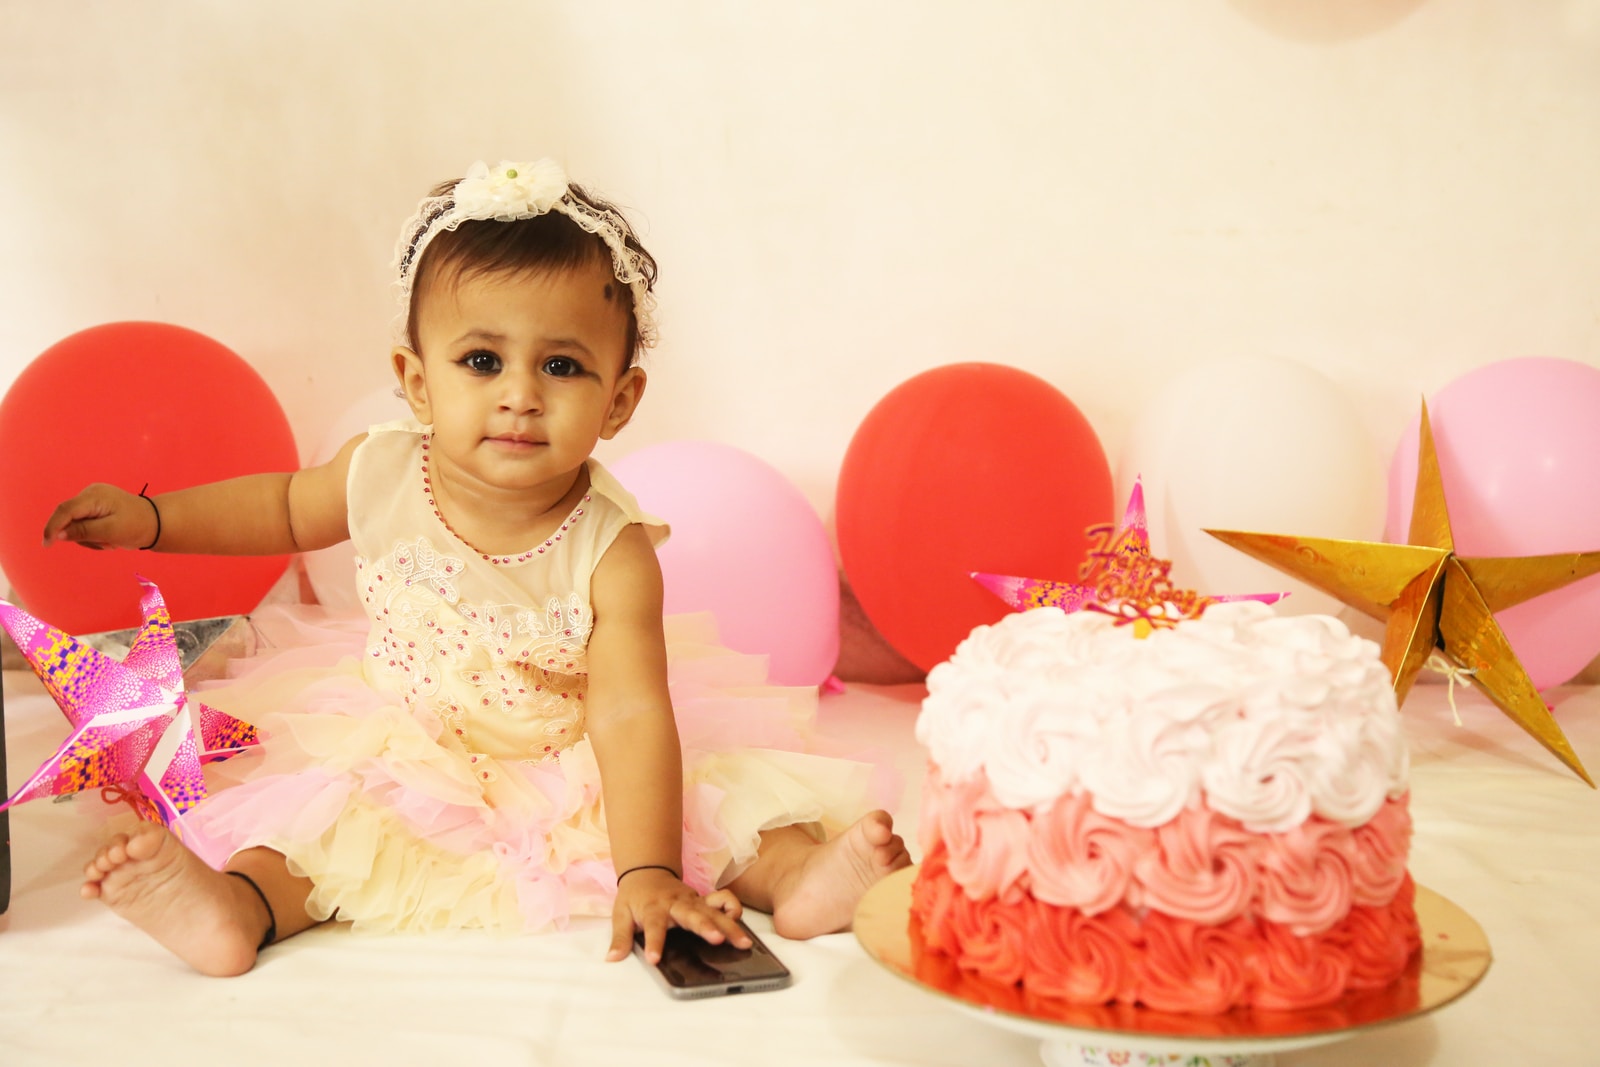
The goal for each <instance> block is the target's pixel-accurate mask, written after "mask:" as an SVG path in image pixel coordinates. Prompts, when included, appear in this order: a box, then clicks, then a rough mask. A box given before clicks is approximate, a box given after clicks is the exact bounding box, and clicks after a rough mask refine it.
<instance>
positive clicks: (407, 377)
mask: <svg viewBox="0 0 1600 1067" xmlns="http://www.w3.org/2000/svg"><path fill="white" fill-rule="evenodd" d="M389 361H390V363H391V364H392V365H393V367H394V376H395V378H396V379H398V380H399V382H400V392H401V393H402V394H403V395H404V396H405V398H406V403H407V404H410V405H411V414H413V415H415V416H416V417H417V421H418V422H420V423H422V424H423V425H424V426H430V425H432V424H433V410H432V408H430V407H429V406H428V380H427V378H425V377H424V376H423V374H422V357H421V356H419V355H417V354H416V353H415V352H413V351H411V349H409V348H407V347H405V346H404V345H398V346H396V347H395V350H394V351H393V352H391V353H389Z"/></svg>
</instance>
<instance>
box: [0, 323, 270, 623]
mask: <svg viewBox="0 0 1600 1067" xmlns="http://www.w3.org/2000/svg"><path fill="white" fill-rule="evenodd" d="M0 455H4V456H5V457H6V462H5V463H4V465H3V466H0V500H4V501H5V505H4V509H3V510H0V568H4V570H5V575H6V578H7V579H9V580H10V582H11V585H12V587H13V589H14V590H15V593H16V597H17V599H18V600H19V601H20V602H21V603H22V604H23V606H24V607H26V608H27V609H28V610H29V611H30V612H32V613H33V614H34V615H37V616H38V617H40V618H42V619H44V620H45V621H46V622H49V623H51V624H52V625H54V626H58V627H60V628H61V629H63V630H66V631H67V632H69V633H77V634H83V633H94V632H98V631H101V630H117V629H124V628H126V627H132V626H137V625H139V587H138V586H137V584H135V579H134V575H135V574H142V575H144V576H145V577H147V578H149V579H151V580H152V581H154V582H155V583H156V584H158V585H159V586H161V592H162V595H163V596H164V597H165V598H166V601H167V604H168V606H169V608H170V610H171V611H172V615H173V618H174V619H201V618H209V617H212V616H217V615H234V614H243V613H246V612H249V611H252V610H254V609H255V607H256V606H257V605H258V604H259V603H260V602H261V598H262V597H263V596H264V595H266V593H267V591H268V590H269V589H271V588H272V586H273V584H274V583H276V582H277V580H278V579H279V578H280V577H281V576H282V575H283V572H284V568H285V567H286V566H287V565H288V562H289V557H288V556H181V555H168V554H166V553H160V552H128V551H114V550H108V551H104V552H94V551H89V550H86V549H84V548H81V547H79V546H77V545H53V546H51V547H50V548H44V547H43V546H42V545H41V544H40V541H41V533H42V531H43V530H44V524H45V520H46V519H48V518H49V517H50V513H51V511H53V510H54V509H55V506H56V505H57V504H59V503H60V502H61V501H63V500H66V499H67V498H68V497H71V496H73V495H74V494H76V493H77V492H78V491H79V490H80V489H82V488H83V487H84V486H85V485H88V484H89V483H91V482H109V483H111V484H113V485H119V486H121V487H122V488H124V489H127V490H128V491H129V492H135V493H136V492H138V491H139V490H140V488H141V487H142V486H144V485H145V484H146V483H149V486H150V489H149V492H150V495H151V496H155V495H156V494H157V493H163V492H167V491H168V490H172V489H182V488H185V487H187V486H191V485H198V484H200V483H202V482H212V481H216V480H218V479H221V478H232V477H235V476H237V475H241V474H257V473H261V472H263V471H284V470H294V469H295V468H296V467H297V466H298V465H299V455H298V452H297V450H296V448H295V443H294V434H293V432H292V431H291V430H290V429H289V422H288V420H287V419H286V418H285V417H284V414H283V409H282V408H281V407H279V405H278V401H277V399H276V398H275V397H274V396H273V395H272V391H271V390H270V389H269V388H268V387H267V383H266V382H265V381H263V380H262V378H261V376H260V375H259V374H257V373H256V372H255V370H254V369H252V368H251V367H250V365H249V364H248V363H246V362H245V361H244V360H242V359H240V358H239V357H238V356H237V355H235V354H234V353H233V352H231V351H229V350H228V349H227V348H226V347H224V346H223V345H221V344H218V343H217V342H216V341H213V340H211V339H210V338H209V337H206V336H205V335H203V334H199V333H196V332H195V331H193V330H188V329H184V328H183V327H181V326H172V325H168V324H166V323H159V322H114V323H108V324H106V325H103V326H95V327H92V328H90V329H87V330H83V331H81V332H79V333H75V334H73V335H72V336H70V337H67V338H65V339H64V340H62V341H60V342H58V343H56V344H54V345H52V346H51V347H49V348H48V349H46V350H45V351H44V352H43V353H41V354H40V355H39V356H38V358H36V359H34V361H33V362H32V363H30V364H28V366H27V367H26V368H24V369H23V371H22V373H21V374H20V375H18V376H17V379H16V381H15V382H13V383H12V385H11V388H10V389H9V390H7V392H6V395H5V399H4V400H0Z"/></svg>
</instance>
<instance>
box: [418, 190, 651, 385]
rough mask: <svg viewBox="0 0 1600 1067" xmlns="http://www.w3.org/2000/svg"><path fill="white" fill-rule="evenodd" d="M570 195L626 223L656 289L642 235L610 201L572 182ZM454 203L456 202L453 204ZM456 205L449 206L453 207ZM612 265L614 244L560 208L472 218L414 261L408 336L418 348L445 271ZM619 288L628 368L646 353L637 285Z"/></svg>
mask: <svg viewBox="0 0 1600 1067" xmlns="http://www.w3.org/2000/svg"><path fill="white" fill-rule="evenodd" d="M455 187H456V182H455V181H448V182H445V183H443V184H442V185H438V186H435V187H434V189H433V191H432V192H431V193H429V194H428V195H429V196H430V197H444V196H449V195H450V194H451V193H453V192H454V191H455ZM566 195H567V196H568V197H569V198H571V199H573V200H576V201H578V202H580V203H582V204H584V205H586V206H587V207H589V208H591V209H593V210H595V211H597V212H600V211H607V212H610V213H611V214H612V215H614V216H615V217H616V218H617V219H618V220H619V222H620V223H621V225H622V230H623V242H624V244H626V245H627V247H628V249H629V250H631V251H633V252H635V253H637V254H638V256H639V261H640V266H641V268H642V269H643V272H644V284H645V289H646V290H649V289H652V288H654V287H655V283H656V261H655V258H654V257H653V256H651V255H650V253H649V252H647V251H645V248H644V246H643V245H642V244H640V243H639V238H638V236H637V235H636V234H634V232H633V230H632V228H631V227H629V226H628V224H627V222H626V221H624V220H623V218H622V213H621V212H620V211H618V210H617V209H616V207H614V206H613V205H611V204H610V203H607V202H606V201H605V200H602V199H601V198H599V197H597V196H593V195H591V194H589V193H587V192H585V191H584V190H583V189H582V188H581V187H580V186H577V185H570V184H569V185H568V186H567V192H566ZM451 203H453V202H451ZM451 203H446V204H443V205H442V206H441V207H440V210H441V211H442V210H447V209H448V208H449V206H451ZM596 261H598V262H601V263H604V264H605V265H606V266H607V268H610V266H611V262H612V260H611V248H610V246H608V245H607V244H606V243H605V241H604V240H603V239H602V238H601V237H600V236H598V235H597V234H592V233H589V232H588V231H586V230H584V229H583V228H582V227H580V226H579V225H578V224H577V223H576V222H573V221H572V220H571V219H570V218H568V217H567V216H566V215H564V214H562V213H561V212H559V211H547V212H545V213H544V214H542V215H535V216H533V217H532V218H527V219H516V220H513V221H510V222H503V221H500V220H497V219H468V220H467V221H465V222H463V223H461V225H459V226H457V227H456V228H455V229H453V230H442V231H440V232H439V233H437V234H435V235H434V236H433V238H432V239H431V240H430V241H429V242H428V246H427V247H426V248H424V249H423V250H422V257H421V259H420V260H419V261H418V262H416V263H413V264H410V265H409V266H410V270H411V274H412V283H411V296H410V300H409V302H408V304H407V306H406V340H407V341H408V342H409V343H410V345H411V347H412V348H413V349H415V348H417V347H418V346H417V303H418V301H419V299H420V297H419V294H420V293H421V292H422V290H423V288H424V287H425V286H426V285H427V284H428V283H429V282H431V281H432V280H433V279H434V278H437V277H438V276H439V275H441V274H443V273H445V272H450V273H454V274H456V275H458V276H459V275H462V274H476V273H480V272H483V273H496V272H499V271H508V272H513V273H515V272H518V271H531V272H541V271H557V272H560V271H568V270H573V269H575V268H577V267H584V266H587V265H589V264H590V263H593V262H596ZM612 285H613V286H614V288H613V289H612V291H613V292H615V293H616V294H617V298H618V299H619V300H620V301H621V302H622V307H623V310H624V311H626V312H627V313H628V337H627V344H626V346H625V347H624V349H623V359H624V361H625V362H624V364H623V366H624V367H625V368H626V367H631V366H632V365H633V364H634V363H635V362H637V360H638V357H639V355H640V353H641V348H640V345H639V318H638V315H637V314H636V312H635V309H634V306H633V288H632V287H631V286H628V285H624V284H623V283H622V282H620V281H616V280H615V279H613V282H612Z"/></svg>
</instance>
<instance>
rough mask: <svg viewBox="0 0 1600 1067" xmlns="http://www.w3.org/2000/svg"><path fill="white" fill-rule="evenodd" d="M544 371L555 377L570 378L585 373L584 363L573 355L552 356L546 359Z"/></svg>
mask: <svg viewBox="0 0 1600 1067" xmlns="http://www.w3.org/2000/svg"><path fill="white" fill-rule="evenodd" d="M544 372H545V373H546V374H548V375H550V376H551V377H553V378H570V377H572V376H573V375H574V374H582V373H583V365H582V364H580V363H579V362H578V361H577V360H575V359H573V358H572V357H571V356H551V357H550V358H549V359H547V360H545V361H544Z"/></svg>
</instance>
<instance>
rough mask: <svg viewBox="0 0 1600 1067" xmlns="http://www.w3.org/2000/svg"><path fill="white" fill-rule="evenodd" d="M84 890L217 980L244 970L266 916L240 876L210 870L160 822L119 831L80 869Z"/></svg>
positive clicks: (252, 958) (252, 956)
mask: <svg viewBox="0 0 1600 1067" xmlns="http://www.w3.org/2000/svg"><path fill="white" fill-rule="evenodd" d="M83 875H84V882H83V889H82V890H81V893H82V895H83V896H84V897H85V898H86V899H89V900H95V899H99V900H103V901H105V903H106V905H107V906H108V907H110V908H111V910H112V911H114V912H116V913H117V914H118V915H121V916H122V917H123V918H124V919H127V920H128V921H129V922H131V923H133V925H135V926H137V927H139V929H141V930H143V931H144V932H145V933H147V934H149V935H150V936H151V937H153V938H155V939H156V941H157V942H158V943H160V944H161V945H162V946H164V947H165V948H166V949H168V950H169V951H171V952H172V953H174V954H175V955H176V956H177V957H178V958H179V959H181V960H183V961H184V962H185V963H187V964H188V965H189V966H191V967H193V968H194V969H195V970H197V971H199V972H200V973H201V974H209V975H214V976H217V977H228V976H231V975H236V974H243V973H245V972H246V971H248V970H249V969H250V968H251V967H252V966H254V965H255V962H256V949H257V947H258V946H259V945H260V944H261V938H262V936H263V935H264V934H265V933H266V931H267V926H268V923H269V921H270V919H269V916H268V914H267V909H266V906H265V904H263V903H262V900H261V898H260V897H258V896H257V895H256V894H255V891H254V890H252V889H251V888H250V886H249V884H248V883H246V882H245V881H244V880H243V879H240V878H235V877H232V876H231V875H227V874H223V873H222V872H221V871H215V870H212V869H211V868H210V867H208V866H206V864H205V862H204V861H203V860H201V859H200V857H199V856H196V855H195V854H194V853H193V852H190V851H189V850H188V849H187V848H185V847H183V845H181V844H180V843H179V842H178V839H177V838H175V837H173V836H172V835H171V834H170V833H168V832H167V830H166V828H165V827H162V826H156V825H149V826H143V827H140V828H139V829H138V830H136V831H134V833H133V834H131V835H130V834H118V835H117V836H115V837H114V838H112V839H111V840H110V841H109V842H107V843H106V844H105V845H104V846H102V847H101V849H100V851H99V852H97V853H95V856H94V859H92V860H90V861H89V864H88V866H86V867H85V868H84V869H83Z"/></svg>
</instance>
